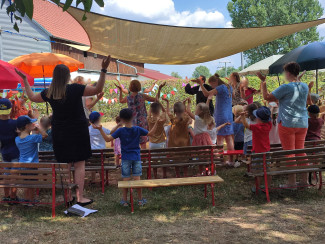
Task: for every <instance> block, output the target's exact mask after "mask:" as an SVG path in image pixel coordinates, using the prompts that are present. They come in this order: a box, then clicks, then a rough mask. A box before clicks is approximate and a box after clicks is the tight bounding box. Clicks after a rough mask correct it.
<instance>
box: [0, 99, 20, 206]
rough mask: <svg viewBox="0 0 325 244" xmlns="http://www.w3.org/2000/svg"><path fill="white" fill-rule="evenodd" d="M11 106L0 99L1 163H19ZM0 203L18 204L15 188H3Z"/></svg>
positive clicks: (8, 102) (15, 125) (15, 124)
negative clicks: (0, 201)
mask: <svg viewBox="0 0 325 244" xmlns="http://www.w3.org/2000/svg"><path fill="white" fill-rule="evenodd" d="M11 109H12V104H11V102H10V100H9V99H6V98H2V99H0V144H1V155H2V161H3V162H6V163H11V162H19V150H18V148H17V146H16V143H15V138H16V137H17V136H18V134H17V132H16V128H17V121H16V120H12V119H10V113H11ZM4 193H5V195H4V197H3V199H2V201H8V202H9V201H10V202H18V201H19V199H18V198H17V189H16V188H7V187H6V188H4Z"/></svg>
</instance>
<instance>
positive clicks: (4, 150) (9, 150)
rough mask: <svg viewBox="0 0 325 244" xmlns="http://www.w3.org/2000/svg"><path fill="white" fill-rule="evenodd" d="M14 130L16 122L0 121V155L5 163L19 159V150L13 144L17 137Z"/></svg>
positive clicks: (9, 120) (10, 120)
mask: <svg viewBox="0 0 325 244" xmlns="http://www.w3.org/2000/svg"><path fill="white" fill-rule="evenodd" d="M16 129H17V121H16V120H12V119H8V120H0V143H1V154H2V158H3V160H5V161H9V162H10V161H11V160H13V159H16V158H19V150H18V148H17V146H16V143H15V138H16V137H17V136H18V134H17V132H16Z"/></svg>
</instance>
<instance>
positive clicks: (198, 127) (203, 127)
mask: <svg viewBox="0 0 325 244" xmlns="http://www.w3.org/2000/svg"><path fill="white" fill-rule="evenodd" d="M206 132H208V125H207V124H205V122H204V120H203V119H201V118H200V117H199V116H197V115H195V121H194V135H198V134H202V133H206Z"/></svg>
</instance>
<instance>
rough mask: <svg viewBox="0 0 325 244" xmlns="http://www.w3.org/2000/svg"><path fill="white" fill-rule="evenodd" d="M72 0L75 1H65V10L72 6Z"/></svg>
mask: <svg viewBox="0 0 325 244" xmlns="http://www.w3.org/2000/svg"><path fill="white" fill-rule="evenodd" d="M72 1H73V0H67V1H65V4H64V6H63V11H67V10H68V8H70V6H71V4H72Z"/></svg>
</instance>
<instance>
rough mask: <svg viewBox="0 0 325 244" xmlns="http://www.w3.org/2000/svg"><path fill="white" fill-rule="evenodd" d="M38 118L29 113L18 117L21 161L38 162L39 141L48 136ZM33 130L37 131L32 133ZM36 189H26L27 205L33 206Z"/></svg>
mask: <svg viewBox="0 0 325 244" xmlns="http://www.w3.org/2000/svg"><path fill="white" fill-rule="evenodd" d="M36 121H37V119H31V118H30V117H28V116H27V115H24V116H20V117H18V119H17V129H18V130H19V132H20V135H19V136H17V137H16V139H15V142H16V145H17V147H18V149H19V152H20V156H19V162H21V163H38V162H39V160H38V143H41V142H42V140H43V139H45V138H46V137H47V134H46V132H45V131H44V130H43V129H41V127H40V126H39V125H38V124H37V125H36V124H35V122H36ZM31 132H33V133H35V134H32V135H31ZM34 192H35V189H30V188H27V189H25V202H26V205H27V206H33V204H32V203H33V202H34Z"/></svg>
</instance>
